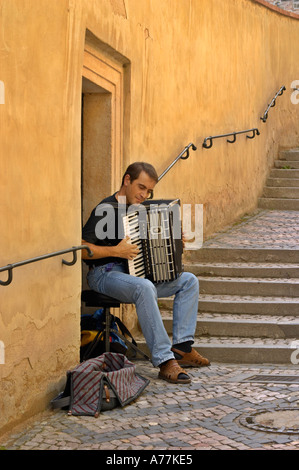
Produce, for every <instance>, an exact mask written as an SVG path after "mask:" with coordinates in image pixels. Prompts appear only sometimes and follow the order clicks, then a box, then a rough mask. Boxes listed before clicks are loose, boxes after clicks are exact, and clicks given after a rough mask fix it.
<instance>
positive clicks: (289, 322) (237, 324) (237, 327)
mask: <svg viewBox="0 0 299 470" xmlns="http://www.w3.org/2000/svg"><path fill="white" fill-rule="evenodd" d="M161 314H162V318H163V323H164V325H165V329H166V331H167V333H168V334H169V335H171V334H172V315H171V314H170V313H169V311H162V312H161ZM195 335H196V337H198V336H200V337H203V336H219V337H222V336H228V337H230V336H231V337H239V336H243V337H246V338H294V337H297V338H299V317H294V316H293V317H291V316H285V317H283V316H274V315H273V316H271V315H259V316H258V315H232V314H219V313H201V314H199V315H198V319H197V325H196V332H195Z"/></svg>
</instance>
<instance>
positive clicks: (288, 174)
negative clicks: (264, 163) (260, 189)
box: [269, 168, 299, 179]
mask: <svg viewBox="0 0 299 470" xmlns="http://www.w3.org/2000/svg"><path fill="white" fill-rule="evenodd" d="M269 177H270V178H291V179H294V178H295V179H298V178H299V170H292V169H278V168H272V169H271V170H270V174H269Z"/></svg>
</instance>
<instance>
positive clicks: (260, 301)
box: [159, 294, 299, 317]
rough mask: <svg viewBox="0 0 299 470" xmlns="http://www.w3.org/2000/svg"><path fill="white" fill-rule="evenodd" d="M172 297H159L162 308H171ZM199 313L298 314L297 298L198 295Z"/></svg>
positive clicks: (298, 304) (296, 315) (298, 302)
mask: <svg viewBox="0 0 299 470" xmlns="http://www.w3.org/2000/svg"><path fill="white" fill-rule="evenodd" d="M172 305H173V299H172V298H171V297H169V298H163V299H162V298H161V299H159V306H160V309H162V310H170V309H172ZM198 311H199V312H200V313H223V314H224V313H229V314H234V315H235V314H244V315H271V316H272V315H274V316H290V315H291V316H294V317H298V316H299V299H298V298H295V297H265V296H260V297H259V296H257V297H256V296H246V297H245V296H240V295H208V294H201V295H200V296H199V302H198Z"/></svg>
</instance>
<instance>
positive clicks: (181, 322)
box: [87, 263, 199, 366]
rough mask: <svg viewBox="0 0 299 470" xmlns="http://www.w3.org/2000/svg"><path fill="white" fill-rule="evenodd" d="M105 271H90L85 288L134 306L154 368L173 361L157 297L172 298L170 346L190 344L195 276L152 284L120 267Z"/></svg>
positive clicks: (196, 285) (195, 303) (194, 314)
mask: <svg viewBox="0 0 299 470" xmlns="http://www.w3.org/2000/svg"><path fill="white" fill-rule="evenodd" d="M109 269H110V270H109V271H107V265H104V266H98V267H95V268H93V269H91V270H90V271H89V273H88V275H87V281H88V285H89V287H90V288H91V289H92V290H95V291H97V292H99V293H101V294H106V295H109V296H110V297H114V298H116V299H118V300H120V301H122V302H127V303H132V304H135V307H136V312H137V316H138V320H139V324H140V326H141V329H142V333H143V335H144V337H145V340H146V343H147V345H148V347H149V350H150V352H151V360H152V363H153V365H154V366H158V365H159V364H161V363H162V362H165V361H167V360H169V359H173V358H174V355H173V352H172V351H171V347H172V344H171V342H170V339H169V337H168V334H167V332H166V330H165V328H164V324H163V321H162V318H161V314H160V310H159V307H158V301H157V299H158V298H159V297H170V296H174V302H173V344H174V345H175V344H178V343H182V342H184V341H193V339H194V333H195V328H196V318H197V308H198V297H199V283H198V279H197V278H196V276H194V275H193V274H191V273H188V272H184V273H182V274H181V275H180V276H179V277H178V278H177V279H176V280H175V281H172V282H165V283H162V284H153V283H152V282H151V281H149V280H148V279H143V278H139V277H135V276H131V275H129V274H127V273H126V272H125V268H124V265H123V264H121V263H119V264H114V265H113V267H112V268H111V266H110V267H109Z"/></svg>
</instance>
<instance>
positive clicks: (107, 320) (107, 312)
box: [104, 307, 110, 352]
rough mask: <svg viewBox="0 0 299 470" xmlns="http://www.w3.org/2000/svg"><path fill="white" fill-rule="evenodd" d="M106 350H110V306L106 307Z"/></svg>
mask: <svg viewBox="0 0 299 470" xmlns="http://www.w3.org/2000/svg"><path fill="white" fill-rule="evenodd" d="M104 310H105V350H106V351H107V352H109V351H110V341H109V337H110V308H108V307H105V309H104Z"/></svg>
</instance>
